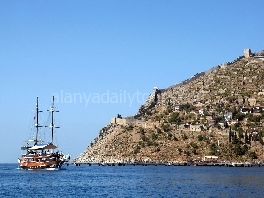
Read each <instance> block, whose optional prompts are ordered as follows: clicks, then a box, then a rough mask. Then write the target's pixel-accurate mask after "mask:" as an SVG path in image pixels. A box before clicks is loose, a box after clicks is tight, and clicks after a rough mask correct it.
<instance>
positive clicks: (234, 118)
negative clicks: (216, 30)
mask: <svg viewBox="0 0 264 198" xmlns="http://www.w3.org/2000/svg"><path fill="white" fill-rule="evenodd" d="M263 54H264V53H263V51H262V52H259V53H254V54H248V55H247V56H239V57H238V58H237V59H235V60H234V61H232V62H227V63H224V64H220V65H218V66H215V67H213V68H212V69H210V70H209V71H206V72H201V73H197V74H195V75H194V76H193V77H191V78H190V79H187V80H185V81H183V82H181V83H179V84H177V85H173V86H170V87H168V88H166V89H159V88H157V87H155V88H154V89H153V92H152V94H151V95H150V96H149V98H148V99H147V101H146V103H145V104H144V105H142V106H141V107H140V108H139V111H138V112H137V113H136V115H135V116H131V117H129V118H119V119H113V120H112V121H111V122H110V123H109V124H108V125H107V126H105V127H104V128H103V129H101V130H100V132H99V136H98V137H96V138H95V139H94V141H93V142H91V143H90V145H89V146H88V147H87V149H86V150H85V151H84V152H83V153H82V154H80V156H79V157H77V158H76V159H74V160H73V161H74V162H102V161H108V162H119V161H120V162H121V161H122V162H123V161H184V160H198V159H201V158H203V156H205V155H217V156H219V159H220V160H239V161H246V160H247V161H248V160H264V154H263V136H264V130H263V126H262V122H263V120H264V56H263Z"/></svg>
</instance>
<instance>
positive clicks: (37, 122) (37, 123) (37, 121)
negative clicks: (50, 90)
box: [34, 97, 42, 145]
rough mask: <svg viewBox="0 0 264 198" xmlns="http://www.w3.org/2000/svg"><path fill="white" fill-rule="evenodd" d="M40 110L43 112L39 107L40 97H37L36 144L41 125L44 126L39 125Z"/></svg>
mask: <svg viewBox="0 0 264 198" xmlns="http://www.w3.org/2000/svg"><path fill="white" fill-rule="evenodd" d="M39 112H42V111H39V108H38V97H37V103H36V118H35V119H36V124H35V127H36V138H35V144H34V145H36V144H37V142H38V133H39V127H42V126H40V125H39V116H38V113H39Z"/></svg>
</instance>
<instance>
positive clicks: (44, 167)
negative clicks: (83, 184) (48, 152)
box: [19, 162, 63, 170]
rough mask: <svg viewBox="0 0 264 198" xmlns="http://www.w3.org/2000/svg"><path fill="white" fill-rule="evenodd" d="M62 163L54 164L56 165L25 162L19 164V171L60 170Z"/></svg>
mask: <svg viewBox="0 0 264 198" xmlns="http://www.w3.org/2000/svg"><path fill="white" fill-rule="evenodd" d="M62 164H63V163H62V162H56V163H47V164H44V163H38V162H36V163H34V162H31V163H26V162H21V163H20V165H19V166H20V169H22V170H60V169H61V166H62Z"/></svg>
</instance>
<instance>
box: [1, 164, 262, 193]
mask: <svg viewBox="0 0 264 198" xmlns="http://www.w3.org/2000/svg"><path fill="white" fill-rule="evenodd" d="M0 197H47V198H50V197H61V198H63V197H264V167H194V166H121V167H120V166H87V165H81V166H78V167H77V166H73V165H70V166H65V169H63V170H60V171H25V170H19V169H17V164H0Z"/></svg>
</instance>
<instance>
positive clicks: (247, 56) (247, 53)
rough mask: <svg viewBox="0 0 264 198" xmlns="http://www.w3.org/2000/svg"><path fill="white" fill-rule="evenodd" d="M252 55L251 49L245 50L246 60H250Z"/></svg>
mask: <svg viewBox="0 0 264 198" xmlns="http://www.w3.org/2000/svg"><path fill="white" fill-rule="evenodd" d="M250 55H251V50H250V49H244V56H245V58H249V57H250Z"/></svg>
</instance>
